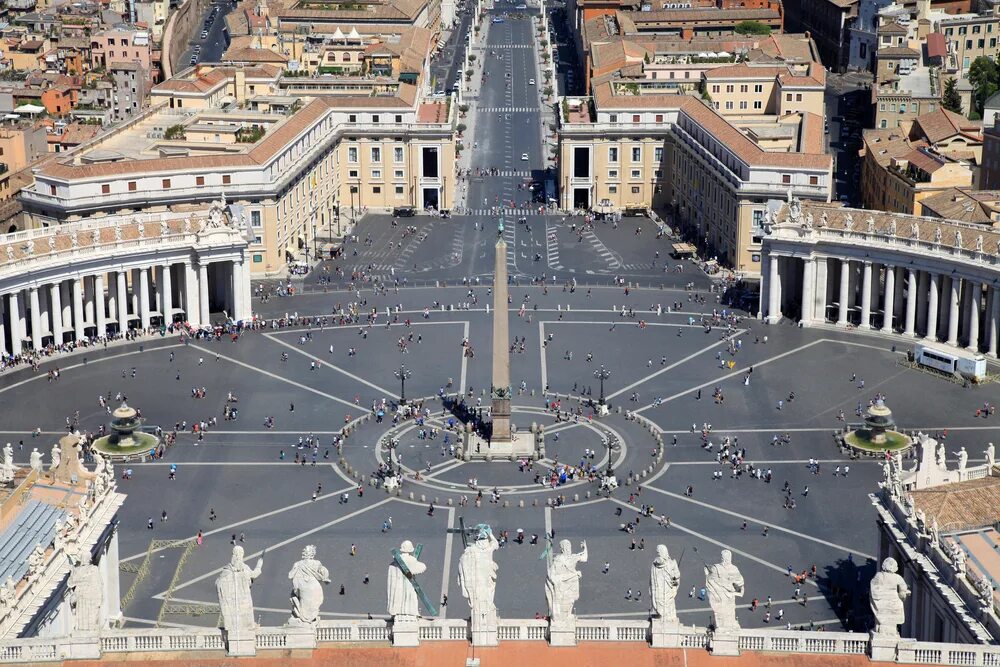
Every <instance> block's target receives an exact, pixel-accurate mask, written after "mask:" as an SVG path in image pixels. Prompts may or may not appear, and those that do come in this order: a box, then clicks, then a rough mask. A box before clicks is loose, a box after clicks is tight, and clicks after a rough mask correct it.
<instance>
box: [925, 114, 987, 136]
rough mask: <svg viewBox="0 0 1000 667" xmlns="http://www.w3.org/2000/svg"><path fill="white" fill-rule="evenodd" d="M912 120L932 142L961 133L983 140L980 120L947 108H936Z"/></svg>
mask: <svg viewBox="0 0 1000 667" xmlns="http://www.w3.org/2000/svg"><path fill="white" fill-rule="evenodd" d="M913 122H914V124H915V125H917V126H918V127H919V128H920V130H921V131H922V132H923V134H924V136H926V137H927V140H928V141H929V142H931V143H932V144H936V143H938V142H941V141H944V140H945V139H949V138H951V137H953V136H955V135H956V134H961V135H964V136H966V137H968V138H970V139H973V140H977V141H980V142H981V141H982V140H983V124H982V122H981V121H974V120H968V119H967V118H965V117H964V116H962V115H960V114H957V113H954V112H951V111H948V110H947V109H938V110H937V111H932V112H930V113H925V114H923V115H922V116H917V117H916V118H915V119H914V121H913Z"/></svg>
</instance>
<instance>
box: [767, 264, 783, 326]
mask: <svg viewBox="0 0 1000 667" xmlns="http://www.w3.org/2000/svg"><path fill="white" fill-rule="evenodd" d="M779 269H780V258H779V257H777V256H775V255H772V256H771V268H770V272H769V275H768V282H767V291H768V296H767V321H768V323H770V324H775V323H777V322H778V321H779V320H780V319H781V282H780V281H781V276H780V273H779Z"/></svg>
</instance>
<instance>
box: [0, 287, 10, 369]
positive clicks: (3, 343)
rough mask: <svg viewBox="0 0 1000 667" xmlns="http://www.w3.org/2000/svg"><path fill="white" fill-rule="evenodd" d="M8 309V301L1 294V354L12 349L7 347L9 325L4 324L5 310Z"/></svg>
mask: <svg viewBox="0 0 1000 667" xmlns="http://www.w3.org/2000/svg"><path fill="white" fill-rule="evenodd" d="M6 310H7V302H6V299H4V298H3V297H2V296H0V354H3V355H6V354H7V351H8V350H9V349H10V348H9V347H7V325H6V324H4V318H3V316H4V311H6Z"/></svg>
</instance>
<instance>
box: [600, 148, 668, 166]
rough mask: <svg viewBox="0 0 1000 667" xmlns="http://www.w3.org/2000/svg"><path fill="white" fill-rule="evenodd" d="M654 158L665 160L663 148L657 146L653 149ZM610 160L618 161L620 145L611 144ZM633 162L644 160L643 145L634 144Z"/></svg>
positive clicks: (609, 149) (615, 162)
mask: <svg viewBox="0 0 1000 667" xmlns="http://www.w3.org/2000/svg"><path fill="white" fill-rule="evenodd" d="M653 160H654V161H656V162H660V161H662V160H663V148H662V147H661V146H657V147H656V148H655V149H653ZM608 162H611V163H612V164H617V163H618V147H617V146H610V147H609V148H608ZM632 162H642V146H632Z"/></svg>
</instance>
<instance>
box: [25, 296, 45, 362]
mask: <svg viewBox="0 0 1000 667" xmlns="http://www.w3.org/2000/svg"><path fill="white" fill-rule="evenodd" d="M28 301H29V303H30V304H31V346H32V347H33V348H34V349H35V351H36V352H37V351H38V350H41V349H42V309H41V307H40V306H39V305H38V288H37V287H31V288H29V291H28Z"/></svg>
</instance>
